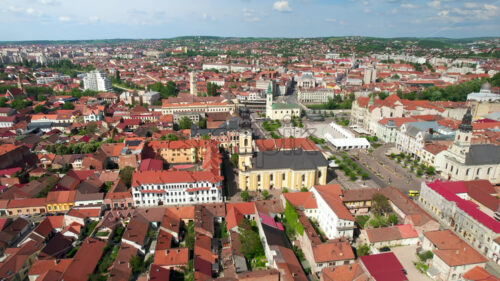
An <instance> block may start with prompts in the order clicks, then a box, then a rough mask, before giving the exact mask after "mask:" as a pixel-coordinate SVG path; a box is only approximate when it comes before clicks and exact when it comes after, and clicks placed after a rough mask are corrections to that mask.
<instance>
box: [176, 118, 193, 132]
mask: <svg viewBox="0 0 500 281" xmlns="http://www.w3.org/2000/svg"><path fill="white" fill-rule="evenodd" d="M191 125H193V122H192V121H191V119H189V117H187V116H184V117H182V118H181V120H179V129H181V130H184V129H190V128H191Z"/></svg>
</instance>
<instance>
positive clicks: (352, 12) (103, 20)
mask: <svg viewBox="0 0 500 281" xmlns="http://www.w3.org/2000/svg"><path fill="white" fill-rule="evenodd" d="M0 24H1V25H2V28H1V29H0V40H2V41H6V40H59V39H68V40H70V39H109V38H170V37H175V36H184V35H215V36H238V37H247V36H255V37H319V36H343V35H361V36H376V37H398V36H405V37H412V36H418V37H451V38H462V37H476V36H500V0H496V1H494V0H475V1H473V0H413V1H408V0H406V1H403V0H84V1H83V0H0Z"/></svg>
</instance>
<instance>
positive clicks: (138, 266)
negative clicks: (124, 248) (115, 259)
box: [129, 256, 146, 274]
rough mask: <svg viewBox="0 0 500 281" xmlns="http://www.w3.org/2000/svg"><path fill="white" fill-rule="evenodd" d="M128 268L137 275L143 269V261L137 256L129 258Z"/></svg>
mask: <svg viewBox="0 0 500 281" xmlns="http://www.w3.org/2000/svg"><path fill="white" fill-rule="evenodd" d="M129 263H130V266H132V273H133V274H138V273H141V272H143V271H144V270H145V269H146V268H145V264H144V260H143V259H142V258H141V257H139V256H131V257H130V260H129Z"/></svg>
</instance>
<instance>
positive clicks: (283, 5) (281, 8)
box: [273, 0, 292, 12]
mask: <svg viewBox="0 0 500 281" xmlns="http://www.w3.org/2000/svg"><path fill="white" fill-rule="evenodd" d="M273 9H275V10H276V11H278V12H291V11H292V8H290V5H289V4H288V1H287V0H280V1H276V2H274V4H273Z"/></svg>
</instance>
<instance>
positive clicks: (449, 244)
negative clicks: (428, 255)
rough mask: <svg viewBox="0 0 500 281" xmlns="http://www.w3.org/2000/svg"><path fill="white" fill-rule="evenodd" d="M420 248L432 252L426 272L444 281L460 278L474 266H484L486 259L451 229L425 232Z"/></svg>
mask: <svg viewBox="0 0 500 281" xmlns="http://www.w3.org/2000/svg"><path fill="white" fill-rule="evenodd" d="M422 248H423V249H424V250H427V251H432V252H433V253H434V257H433V258H432V263H431V266H430V268H429V270H428V273H429V274H430V275H431V277H433V278H438V279H439V280H444V281H448V280H457V279H460V278H462V275H463V274H465V273H466V272H467V271H469V270H471V269H473V268H474V267H476V266H479V267H483V268H484V267H485V265H486V262H487V261H488V259H486V258H485V257H483V255H481V254H480V253H479V252H477V251H476V250H474V249H473V248H472V247H471V246H469V244H467V243H466V242H465V241H463V240H462V239H460V238H458V236H456V235H455V234H453V232H451V230H439V231H429V232H425V233H424V240H423V244H422Z"/></svg>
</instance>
